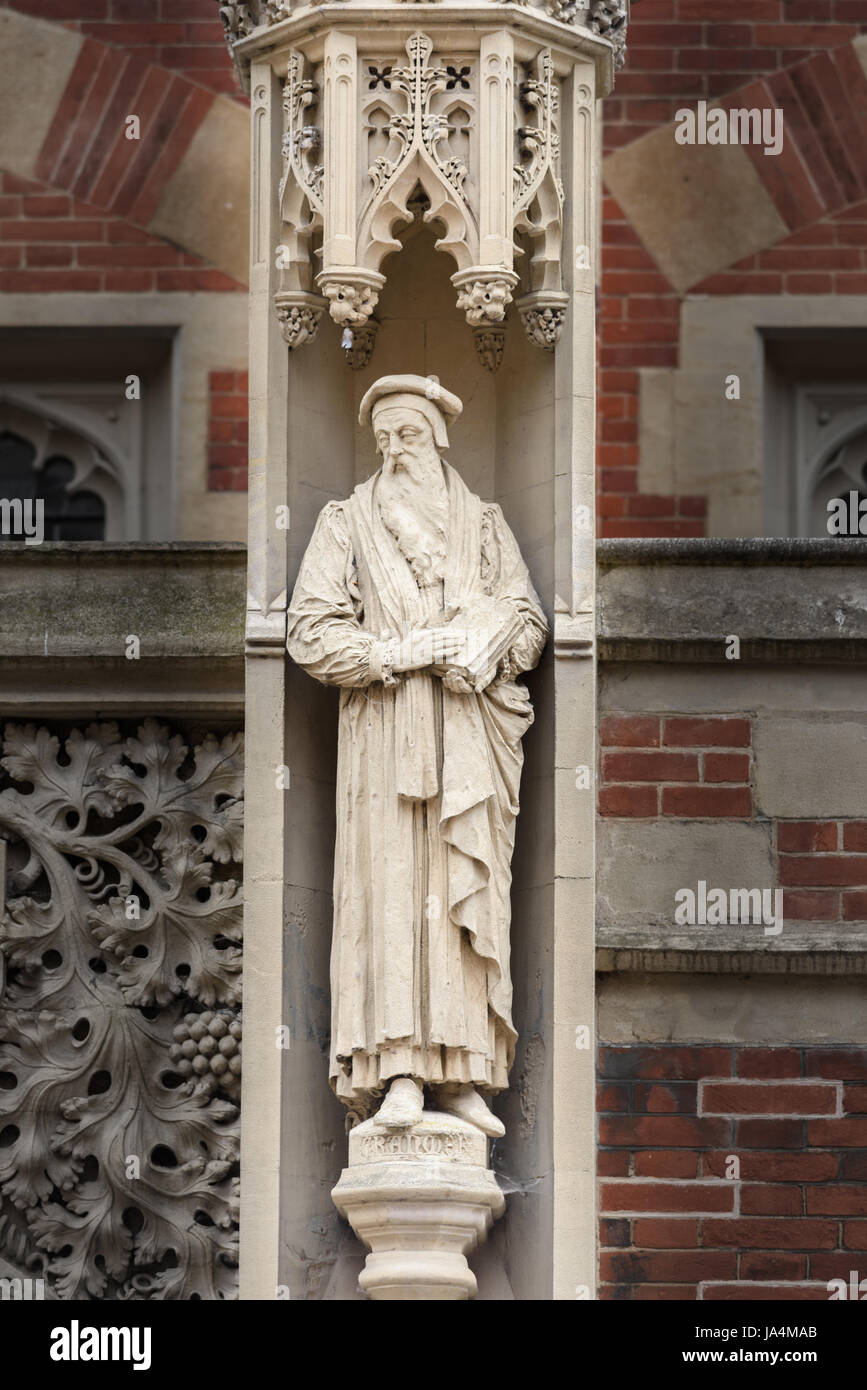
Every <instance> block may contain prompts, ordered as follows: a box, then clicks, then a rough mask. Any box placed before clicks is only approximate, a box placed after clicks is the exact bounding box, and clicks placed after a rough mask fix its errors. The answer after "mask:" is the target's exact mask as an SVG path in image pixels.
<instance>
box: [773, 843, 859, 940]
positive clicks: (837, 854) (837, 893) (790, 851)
mask: <svg viewBox="0 0 867 1390" xmlns="http://www.w3.org/2000/svg"><path fill="white" fill-rule="evenodd" d="M776 836H777V842H776V848H777V862H778V866H779V868H778V872H779V882H780V883H781V884H782V885H783V886H784V888H785V892H784V894H783V912H784V916H786V917H789V918H792V919H793V920H805V921H810V922H864V921H867V821H855V820H849V821H780V822H779V823H778V824H777V827H776Z"/></svg>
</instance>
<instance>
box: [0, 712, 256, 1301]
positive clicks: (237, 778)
mask: <svg viewBox="0 0 867 1390" xmlns="http://www.w3.org/2000/svg"><path fill="white" fill-rule="evenodd" d="M242 796H243V745H242V736H241V735H240V734H239V733H237V732H221V733H219V734H216V733H214V732H206V731H199V732H198V733H197V732H196V731H191V732H190V734H189V735H187V734H183V733H181V732H180V731H179V730H178V729H176V728H171V727H169V726H167V725H165V724H163V723H162V722H160V721H158V720H154V719H147V720H145V721H144V722H143V723H142V724H141V725H140V726H135V725H129V726H127V727H123V728H122V727H119V726H118V725H117V724H115V723H110V722H106V723H94V724H90V725H88V726H86V727H72V728H70V727H66V726H64V727H57V728H48V727H45V726H42V725H34V724H23V723H17V722H14V721H10V722H8V723H6V724H5V727H4V730H3V741H2V756H0V870H2V874H0V894H3V896H0V986H2V990H0V1203H2V1205H0V1260H2V1262H3V1264H4V1265H5V1266H9V1265H10V1264H11V1265H12V1266H13V1268H15V1270H16V1271H17V1272H19V1273H20V1274H21V1275H33V1274H35V1273H39V1274H41V1275H42V1277H44V1279H45V1280H46V1284H47V1295H48V1296H49V1297H52V1296H53V1297H57V1298H62V1299H81V1298H84V1299H86V1298H91V1299H93V1298H96V1299H121V1300H123V1299H136V1300H138V1299H169V1298H171V1299H190V1298H192V1299H195V1298H203V1299H215V1298H223V1299H225V1298H234V1297H235V1296H236V1280H237V1255H238V1225H237V1202H238V1181H239V1179H238V1150H239V1133H238V1110H239V1100H240V1071H241V1017H240V1003H241V946H240V942H241V913H242V897H241V886H240V881H239V879H240V864H241V855H242V823H243V821H242V809H243V802H242ZM4 976H5V978H4Z"/></svg>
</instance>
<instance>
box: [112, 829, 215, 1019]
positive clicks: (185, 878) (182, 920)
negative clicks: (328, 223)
mask: <svg viewBox="0 0 867 1390" xmlns="http://www.w3.org/2000/svg"><path fill="white" fill-rule="evenodd" d="M163 871H164V873H165V874H166V877H167V878H168V881H169V888H168V891H167V892H162V891H160V890H159V889H158V888H155V889H154V896H153V897H152V899H151V905H150V908H149V909H148V910H147V911H146V912H144V913H143V914H142V917H141V919H140V920H139V921H137V922H136V921H128V920H127V919H126V918H125V916H124V913H123V903H122V899H120V898H113V899H111V900H110V901H109V902H108V903H103V904H101V905H100V906H99V907H95V908H92V909H91V910H90V912H89V913H88V924H89V926H90V928H91V931H92V932H93V935H94V936H95V937H96V939H97V940H98V941H99V943H100V945H101V946H102V948H103V950H106V951H113V952H114V953H115V955H116V956H118V957H119V958H120V960H121V966H120V971H119V975H118V983H119V985H120V988H121V992H122V994H123V997H124V999H125V1000H126V1002H127V1003H128V1004H139V1005H143V1004H166V1003H168V1001H169V1000H170V999H171V998H172V997H173V996H176V995H180V994H188V995H190V996H191V997H192V998H194V999H199V1000H201V1002H202V1003H204V1004H215V1003H220V1004H227V1003H231V1004H235V1003H240V998H241V952H240V950H239V949H237V948H236V947H233V946H225V947H223V949H221V948H220V946H221V945H222V943H220V944H219V945H215V940H218V939H219V938H224V939H227V940H229V941H240V939H241V934H242V920H243V896H242V892H241V888H240V886H239V885H238V884H237V883H236V882H235V880H234V879H227V880H225V882H217V883H212V882H211V874H212V866H211V865H210V864H209V863H208V862H207V861H205V860H199V859H197V858H196V857H194V855H193V853H188V854H184V853H183V852H178V853H177V854H175V855H172V856H169V857H168V858H166V859H165V860H164V863H163ZM205 889H207V890H208V897H207V899H206V901H204V902H200V901H199V900H198V898H197V897H196V894H197V893H198V892H199V891H202V890H205ZM134 952H136V953H137V954H134Z"/></svg>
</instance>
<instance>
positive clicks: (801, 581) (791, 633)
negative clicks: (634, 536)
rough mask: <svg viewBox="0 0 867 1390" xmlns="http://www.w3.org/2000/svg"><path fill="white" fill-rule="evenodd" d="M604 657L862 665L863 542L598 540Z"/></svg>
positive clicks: (865, 621)
mask: <svg viewBox="0 0 867 1390" xmlns="http://www.w3.org/2000/svg"><path fill="white" fill-rule="evenodd" d="M597 560H598V613H597V635H598V639H599V657H600V660H601V661H603V662H616V661H631V662H639V661H641V662H662V663H668V664H671V663H683V662H688V663H708V662H710V663H715V664H720V665H722V664H725V665H727V666H728V665H732V664H733V658H732V656H731V655H730V652H731V650H732V648H731V647H730V645H729V640H728V639H729V638H730V637H731V636H736V637H737V638H738V641H739V643H740V650H739V657H738V660H739V661H740V664H741V668H743V664H744V663H745V662H753V663H756V662H772V663H783V664H794V663H796V664H798V665H803V664H804V663H810V664H833V665H837V664H841V663H847V664H864V663H867V539H862V538H860V537H852V538H851V539H845V540H835V539H830V538H829V539H824V538H823V539H817V540H771V539H766V538H752V539H749V540H696V539H689V540H681V539H678V540H604V541H600V542H598V545H597Z"/></svg>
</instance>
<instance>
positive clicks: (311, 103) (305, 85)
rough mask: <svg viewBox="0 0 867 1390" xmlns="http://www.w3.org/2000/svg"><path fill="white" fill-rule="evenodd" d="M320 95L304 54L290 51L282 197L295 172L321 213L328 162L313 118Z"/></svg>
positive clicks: (296, 177) (285, 108)
mask: <svg viewBox="0 0 867 1390" xmlns="http://www.w3.org/2000/svg"><path fill="white" fill-rule="evenodd" d="M318 97H319V87H318V84H317V83H316V82H314V81H313V79H312V78H310V77H305V75H304V56H303V54H301V53H298V52H294V51H293V52H292V53H290V55H289V65H288V68H287V74H286V81H285V82H284V84H283V111H284V116H285V130H284V135H283V177H282V179H281V181H280V199H281V202H282V199H283V193H284V191H285V188H286V183H287V180H288V179H289V177H290V174H291V175H292V176H294V178H295V179H296V181H297V182H298V184H299V185H300V186H301V188H303V189H304V191H305V192H306V193H307V195H308V198H309V200H310V204H311V206H312V207H314V208H315V209H316V211H317V212H319V213H321V212H322V182H323V179H324V177H325V166H324V165H323V164H321V163H320V162H319V161H318V155H319V154H320V152H321V149H322V132H321V130H320V129H319V126H318V125H313V124H311V122H310V119H309V117H310V115H311V112H312V111H315V109H316V105H317V103H318Z"/></svg>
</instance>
